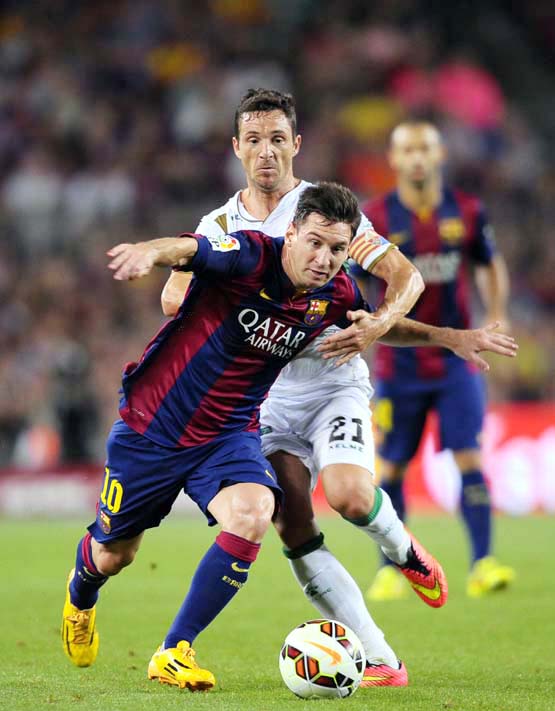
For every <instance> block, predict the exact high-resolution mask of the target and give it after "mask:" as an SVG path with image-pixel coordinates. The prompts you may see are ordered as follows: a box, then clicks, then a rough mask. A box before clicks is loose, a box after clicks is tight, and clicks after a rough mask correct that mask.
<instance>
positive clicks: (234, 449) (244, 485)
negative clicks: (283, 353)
mask: <svg viewBox="0 0 555 711" xmlns="http://www.w3.org/2000/svg"><path fill="white" fill-rule="evenodd" d="M197 449H199V450H201V449H202V448H200V447H199V448H197ZM205 452H206V454H205V456H203V457H202V460H199V466H198V467H197V470H196V471H195V472H194V474H192V475H190V476H189V477H187V479H186V481H185V492H186V493H187V494H189V496H190V497H191V498H192V499H193V501H195V503H196V504H197V505H198V506H199V508H200V509H201V510H202V511H203V512H204V513H205V515H206V516H207V518H208V521H209V523H210V524H211V525H212V524H215V523H218V524H219V525H220V526H221V529H222V530H221V532H220V533H219V535H218V536H217V537H216V540H215V542H214V544H213V545H212V546H211V547H210V548H209V549H208V551H207V552H206V554H205V555H204V557H203V558H202V560H201V561H200V563H199V565H198V567H197V569H196V571H195V574H194V576H193V579H192V581H191V585H190V588H189V592H188V593H187V595H186V597H185V600H184V601H183V604H182V605H181V608H180V609H179V611H178V613H177V615H176V617H175V619H174V621H173V623H172V625H171V627H170V629H169V631H168V633H167V634H166V637H165V639H164V643H163V644H162V646H161V647H160V648H159V649H158V651H157V652H156V653H155V654H154V655H153V657H152V659H151V661H150V664H149V667H148V677H149V678H150V679H157V680H159V681H160V683H163V684H171V685H174V686H179V687H180V688H188V689H190V690H191V691H199V690H206V689H210V688H212V687H213V686H214V684H215V679H214V675H213V674H212V673H211V672H210V671H208V670H206V669H201V668H200V667H199V666H198V665H197V663H196V661H195V659H194V651H193V650H192V644H193V642H194V640H195V639H196V637H197V635H198V634H199V633H200V632H201V631H202V630H203V629H205V628H206V627H207V626H208V625H209V624H210V623H211V622H212V621H213V620H214V619H215V618H216V617H217V616H218V614H219V613H220V612H221V611H222V610H223V608H224V607H225V606H226V605H227V604H228V603H229V602H230V601H231V600H232V599H233V597H234V596H235V595H236V594H237V592H238V591H239V590H241V588H242V587H243V586H244V585H245V583H246V582H247V578H248V574H249V569H250V567H251V564H252V563H253V562H254V561H255V560H256V557H257V555H258V552H259V550H260V542H261V540H262V538H263V536H264V534H265V533H266V530H267V529H268V527H269V525H270V523H271V521H272V517H273V514H274V510H275V507H276V497H277V498H281V489H280V488H279V485H278V484H277V478H276V475H275V473H274V472H273V471H272V469H271V466H270V464H269V463H268V461H267V460H266V459H264V457H263V456H262V453H261V451H260V440H259V438H258V436H257V435H255V434H254V433H253V434H250V433H242V434H241V435H238V436H235V437H230V438H229V439H228V440H226V441H224V442H223V443H219V444H216V445H210V447H207V448H205ZM184 456H185V457H188V456H190V453H185V454H184Z"/></svg>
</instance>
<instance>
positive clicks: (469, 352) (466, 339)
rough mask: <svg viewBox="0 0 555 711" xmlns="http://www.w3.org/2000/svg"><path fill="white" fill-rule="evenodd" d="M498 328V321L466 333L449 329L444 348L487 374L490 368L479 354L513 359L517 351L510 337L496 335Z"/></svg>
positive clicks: (501, 334)
mask: <svg viewBox="0 0 555 711" xmlns="http://www.w3.org/2000/svg"><path fill="white" fill-rule="evenodd" d="M499 326H500V323H499V321H495V322H494V323H490V324H488V325H487V326H484V327H483V328H475V329H472V330H468V331H463V330H458V329H449V338H448V341H447V342H446V346H447V348H449V349H450V350H452V351H453V353H455V354H456V355H458V356H459V357H460V358H464V360H467V361H469V362H470V363H474V365H476V366H477V367H478V368H479V369H480V370H482V371H483V372H487V371H488V370H489V368H490V366H489V363H487V362H486V361H485V360H484V359H483V358H481V357H480V356H479V355H478V354H479V353H482V352H483V351H489V352H490V353H498V354H499V355H503V356H507V357H508V358H514V357H515V356H516V354H517V351H518V344H517V343H516V341H515V339H514V338H513V337H512V336H507V335H506V334H504V333H496V330H497V329H498V328H499Z"/></svg>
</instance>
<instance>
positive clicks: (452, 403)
mask: <svg viewBox="0 0 555 711" xmlns="http://www.w3.org/2000/svg"><path fill="white" fill-rule="evenodd" d="M437 410H438V415H439V421H440V437H441V444H442V447H444V448H446V449H451V450H453V456H454V458H455V462H456V464H457V467H458V469H459V471H460V473H461V499H460V511H461V515H462V518H463V521H464V523H465V526H466V529H467V533H468V537H469V541H470V546H471V557H472V564H471V572H470V575H469V577H468V581H467V593H468V595H469V596H471V597H480V596H482V595H485V594H487V593H489V592H493V591H495V590H499V589H502V588H504V587H506V586H507V585H509V584H510V583H511V582H512V580H513V579H514V576H515V573H514V570H513V569H512V568H510V567H508V566H504V565H500V564H499V563H498V562H497V561H496V560H495V558H494V557H493V556H492V554H491V548H492V509H491V501H490V495H489V490H488V487H487V483H486V481H485V478H484V474H483V471H482V461H481V453H480V449H479V440H480V435H481V431H482V426H483V420H484V412H485V386H484V382H483V378H482V376H481V375H479V374H477V373H473V372H471V371H469V369H468V367H467V366H466V364H463V365H462V366H460V367H458V368H457V369H455V368H454V369H453V372H452V373H451V374H450V377H449V379H448V382H447V384H446V386H445V388H444V389H443V391H442V393H441V394H440V396H439V398H438V401H437Z"/></svg>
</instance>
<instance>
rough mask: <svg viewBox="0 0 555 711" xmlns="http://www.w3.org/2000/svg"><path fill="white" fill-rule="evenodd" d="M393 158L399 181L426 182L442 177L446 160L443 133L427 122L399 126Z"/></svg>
mask: <svg viewBox="0 0 555 711" xmlns="http://www.w3.org/2000/svg"><path fill="white" fill-rule="evenodd" d="M389 159H390V162H391V165H392V167H393V169H394V170H395V172H396V173H397V176H398V178H399V180H401V181H408V182H410V183H412V184H414V185H416V186H423V185H425V184H426V183H428V182H429V181H430V180H432V179H435V178H436V177H437V176H439V173H440V170H441V166H442V164H443V161H444V159H445V151H444V148H443V144H442V142H441V137H440V135H439V132H438V131H437V130H436V129H435V128H434V127H433V126H429V125H427V124H423V125H422V126H399V127H398V128H397V129H395V131H394V132H393V136H392V138H391V150H390V153H389Z"/></svg>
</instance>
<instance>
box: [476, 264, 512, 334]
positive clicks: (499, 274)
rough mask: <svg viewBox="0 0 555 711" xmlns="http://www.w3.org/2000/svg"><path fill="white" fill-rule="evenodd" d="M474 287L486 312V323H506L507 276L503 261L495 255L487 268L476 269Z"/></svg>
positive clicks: (507, 300)
mask: <svg viewBox="0 0 555 711" xmlns="http://www.w3.org/2000/svg"><path fill="white" fill-rule="evenodd" d="M476 285H477V287H478V291H479V292H480V297H481V299H482V303H483V304H484V308H485V311H486V320H487V321H500V322H501V323H502V324H503V325H504V326H506V324H507V323H508V318H507V306H508V302H509V274H508V271H507V265H506V263H505V260H504V259H503V257H502V256H501V255H500V254H496V255H495V256H494V257H493V259H492V261H491V263H490V264H488V265H487V266H480V267H477V268H476Z"/></svg>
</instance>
